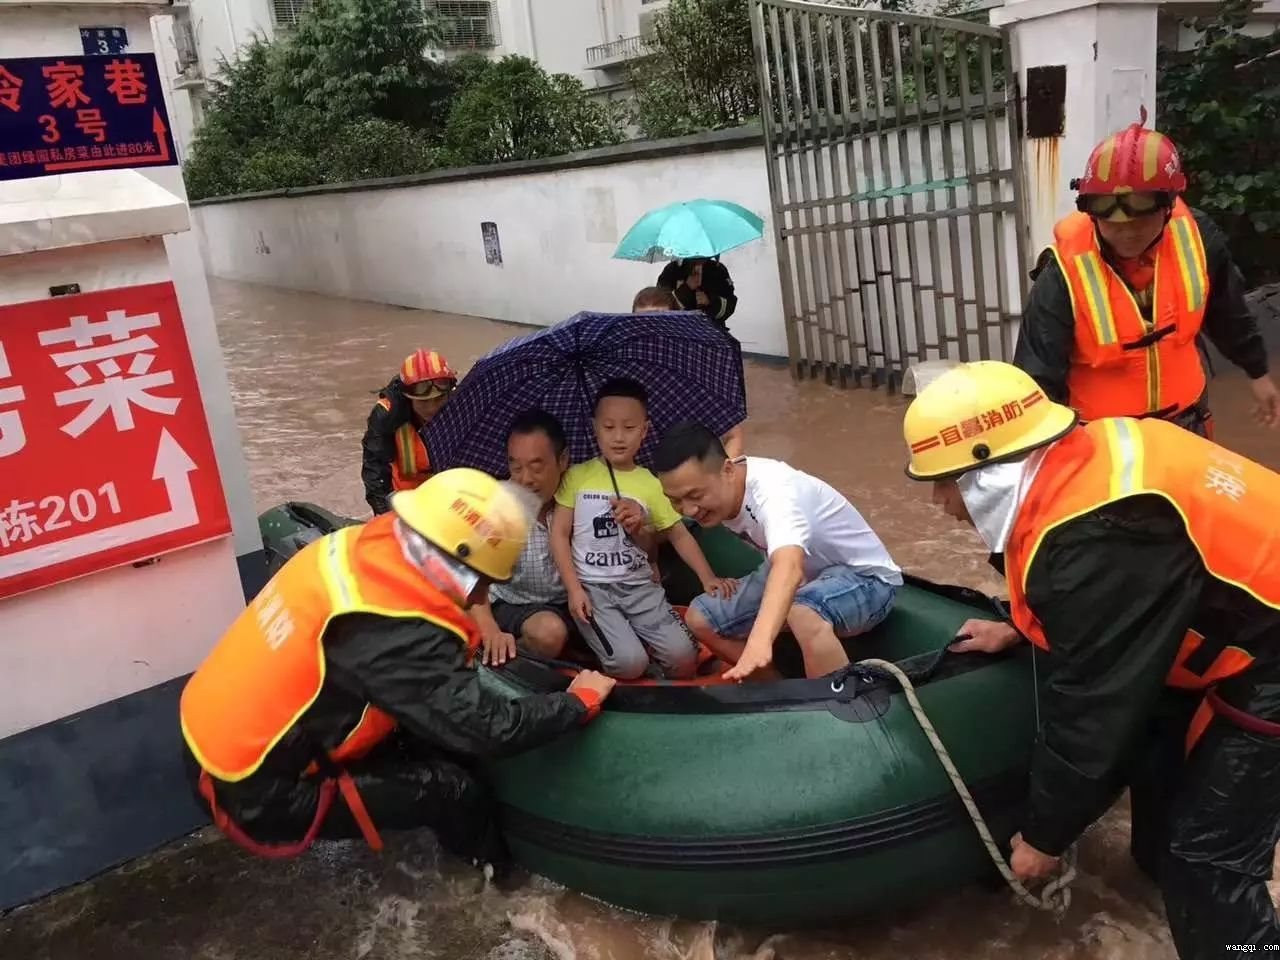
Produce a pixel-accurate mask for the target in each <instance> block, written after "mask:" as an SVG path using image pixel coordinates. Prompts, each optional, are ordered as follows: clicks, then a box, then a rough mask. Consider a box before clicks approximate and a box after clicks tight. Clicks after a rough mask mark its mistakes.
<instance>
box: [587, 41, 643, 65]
mask: <svg viewBox="0 0 1280 960" xmlns="http://www.w3.org/2000/svg"><path fill="white" fill-rule="evenodd" d="M648 52H649V43H648V41H646V40H645V38H644V37H623V38H622V39H621V40H612V41H610V42H609V43H601V44H597V45H596V46H594V47H587V66H588V67H605V66H609V65H611V64H616V63H625V62H626V61H628V60H634V59H636V58H637V57H643V56H644V55H645V54H646V53H648Z"/></svg>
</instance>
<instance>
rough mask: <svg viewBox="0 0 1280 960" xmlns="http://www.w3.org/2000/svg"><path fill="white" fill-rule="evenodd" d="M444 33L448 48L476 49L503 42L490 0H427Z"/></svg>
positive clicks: (444, 41)
mask: <svg viewBox="0 0 1280 960" xmlns="http://www.w3.org/2000/svg"><path fill="white" fill-rule="evenodd" d="M424 6H425V7H426V9H427V10H428V11H429V12H430V13H433V14H434V15H435V17H436V20H437V22H438V23H439V24H440V29H441V32H442V33H443V34H444V40H443V43H444V48H445V49H446V50H474V49H477V48H481V47H496V46H498V44H499V43H501V37H500V36H499V35H498V23H497V19H496V18H495V17H494V15H493V4H492V3H491V2H490V0H426V2H425V4H424Z"/></svg>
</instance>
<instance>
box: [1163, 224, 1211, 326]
mask: <svg viewBox="0 0 1280 960" xmlns="http://www.w3.org/2000/svg"><path fill="white" fill-rule="evenodd" d="M1169 228H1170V230H1171V231H1172V234H1173V249H1174V250H1175V251H1176V252H1177V255H1178V271H1179V272H1180V273H1181V274H1182V286H1183V289H1185V290H1186V292H1187V310H1189V311H1191V312H1192V313H1194V312H1196V311H1198V310H1200V308H1201V307H1203V306H1204V303H1205V298H1206V296H1207V291H1208V289H1209V275H1208V270H1207V269H1206V267H1205V256H1204V242H1203V241H1202V240H1201V238H1200V231H1199V230H1195V229H1193V224H1192V222H1191V217H1174V218H1173V220H1171V221H1170V223H1169Z"/></svg>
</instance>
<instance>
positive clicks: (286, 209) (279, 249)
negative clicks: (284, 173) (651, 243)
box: [192, 146, 786, 356]
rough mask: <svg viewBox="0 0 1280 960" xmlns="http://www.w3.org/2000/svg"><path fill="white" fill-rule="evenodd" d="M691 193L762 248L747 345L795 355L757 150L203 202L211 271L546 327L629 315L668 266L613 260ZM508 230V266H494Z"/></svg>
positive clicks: (738, 254) (743, 296) (749, 292)
mask: <svg viewBox="0 0 1280 960" xmlns="http://www.w3.org/2000/svg"><path fill="white" fill-rule="evenodd" d="M693 197H715V198H720V199H725V200H733V201H736V202H738V203H740V204H742V205H743V206H745V207H747V208H748V209H751V210H754V211H755V212H756V213H757V214H759V215H760V216H762V217H764V218H765V220H766V226H765V240H764V242H762V243H754V244H751V245H749V246H746V247H742V248H740V249H738V250H735V251H732V252H730V253H728V254H726V255H725V257H724V263H725V265H726V266H727V267H728V268H729V270H730V272H731V273H732V275H733V278H734V283H735V284H736V286H737V293H738V297H739V305H738V311H737V314H736V315H735V316H734V319H733V322H732V329H733V331H734V333H735V334H736V335H737V336H738V338H739V339H741V340H742V345H743V349H745V350H748V351H752V352H756V353H765V354H773V355H777V356H785V354H786V338H785V335H784V331H783V327H782V304H781V293H780V289H779V286H778V270H777V259H776V255H775V251H774V247H773V241H772V233H771V231H772V226H771V224H770V222H769V221H770V219H771V217H770V214H769V185H768V180H767V177H766V174H765V169H764V157H763V151H762V150H761V149H760V148H759V147H758V146H755V147H751V148H748V149H741V150H730V151H724V152H721V153H705V154H699V155H696V156H688V157H668V158H663V159H660V160H644V161H632V162H628V163H619V164H614V165H610V166H598V167H584V168H578V169H572V170H560V171H555V172H549V173H538V174H532V175H524V176H511V177H499V178H489V179H483V180H471V181H465V182H454V183H442V184H433V185H423V186H412V187H404V188H399V189H393V190H379V191H362V190H357V191H352V192H348V193H329V194H320V195H311V196H306V195H303V196H295V197H290V198H287V199H264V200H253V201H246V202H237V203H228V204H219V205H211V206H197V207H196V208H195V209H193V211H192V213H193V215H194V217H195V221H196V224H197V226H198V229H199V231H200V232H201V234H202V241H203V243H202V246H203V249H204V251H205V254H206V258H207V262H208V266H209V271H210V273H211V274H213V275H214V276H218V277H229V278H232V279H238V280H248V281H254V282H259V283H270V284H275V285H278V286H284V287H289V288H292V289H296V290H310V291H315V292H318V293H327V294H332V295H334V296H341V297H351V298H354V299H359V300H374V301H379V302H384V303H397V304H403V305H406V306H414V307H426V308H431V309H435V310H446V311H450V312H453V313H463V314H472V315H475V316H484V317H495V318H498V319H503V320H512V321H518V322H520V323H532V324H539V325H546V324H551V323H555V322H557V321H560V320H563V319H565V318H566V317H569V316H572V315H573V314H574V313H577V312H578V311H580V310H602V311H625V310H627V309H629V308H630V306H631V298H632V296H633V295H634V294H635V292H636V291H637V290H639V289H640V288H641V287H644V286H647V285H649V284H651V283H653V281H654V280H656V279H657V276H658V273H659V272H660V270H661V269H662V266H661V264H655V265H649V264H640V263H631V262H627V261H621V260H612V259H610V257H611V255H612V253H613V250H614V248H615V247H616V245H617V242H618V240H619V239H620V238H621V237H622V235H623V233H625V232H626V230H627V229H628V228H629V227H630V226H631V224H632V223H634V222H635V220H636V219H637V218H638V217H640V216H641V214H643V213H644V212H645V211H647V210H649V209H651V208H653V207H656V206H660V205H661V204H664V203H669V202H673V201H676V200H681V199H688V198H693ZM486 220H492V221H494V222H495V223H497V225H498V231H499V236H500V239H501V244H502V256H503V266H501V267H493V266H488V265H487V264H486V263H485V260H484V247H483V245H482V243H481V235H480V224H481V222H482V221H486Z"/></svg>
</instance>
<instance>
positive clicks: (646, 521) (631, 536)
mask: <svg viewBox="0 0 1280 960" xmlns="http://www.w3.org/2000/svg"><path fill="white" fill-rule="evenodd" d="M647 407H648V397H647V395H646V393H645V389H644V387H643V386H642V385H641V384H639V383H637V382H636V381H634V380H629V379H625V378H618V379H614V380H610V381H609V382H607V383H606V384H605V385H604V386H603V387H602V388H601V389H600V392H599V393H598V394H597V395H596V403H595V415H594V418H593V421H592V424H593V426H594V429H595V435H596V443H597V444H598V445H599V447H600V456H599V457H597V458H595V459H593V460H588V461H587V462H585V463H580V464H578V465H577V466H574V467H571V468H570V469H569V471H568V473H566V474H565V475H564V480H563V481H561V484H560V489H559V491H558V492H557V493H556V511H555V516H554V517H553V519H552V522H551V554H552V556H553V557H554V558H555V561H556V566H557V567H558V568H559V570H560V576H561V578H562V579H563V580H564V585H565V589H566V590H567V592H568V595H569V612H570V613H571V614H572V615H573V617H574V619H575V620H576V621H577V622H578V626H579V628H580V629H581V631H582V636H583V637H584V639H586V641H587V643H588V645H589V646H590V647H591V649H592V650H593V651H594V652H595V654H596V656H597V657H599V658H600V663H601V666H602V669H603V670H604V672H605V673H607V674H608V675H609V676H612V677H617V678H619V679H622V680H634V679H636V678H637V677H640V676H642V675H643V674H644V673H645V671H646V670H647V669H648V667H649V659H650V657H651V656H652V658H653V660H654V661H655V662H656V663H657V665H658V666H659V667H660V668H661V669H662V672H663V674H664V675H665V676H667V677H670V678H672V679H684V678H688V677H691V676H693V674H694V671H695V669H696V667H697V655H698V648H697V645H696V644H695V643H694V641H693V638H692V637H691V636H690V634H689V631H688V630H687V629H686V628H685V626H684V623H683V622H682V621H681V620H680V617H679V616H678V615H677V614H676V612H675V611H674V610H673V609H672V608H671V604H669V603H668V602H667V598H666V595H665V594H664V593H663V592H662V587H661V586H660V585H659V584H657V583H654V582H653V579H652V577H651V575H650V568H649V556H650V554H651V553H652V552H653V551H654V550H656V547H657V544H658V543H660V542H662V541H663V540H669V541H670V542H671V546H672V547H674V548H675V551H676V553H677V554H679V556H680V558H681V559H682V560H683V561H684V562H685V563H687V564H688V565H689V568H690V569H691V570H693V572H694V573H695V574H696V575H697V577H698V579H699V581H701V583H702V588H703V589H704V590H705V591H707V592H708V593H711V594H716V595H720V596H728V595H731V594H732V593H733V589H734V581H732V580H722V579H720V578H718V577H716V575H715V573H714V572H712V570H711V566H710V565H709V564H708V563H707V558H706V557H705V556H703V554H702V549H701V548H700V547H699V546H698V543H697V541H696V540H694V539H693V536H692V535H691V534H690V533H689V531H688V530H687V529H685V526H684V524H683V523H681V521H680V515H679V514H678V513H676V511H675V509H674V508H673V507H672V506H671V501H669V500H668V499H667V497H666V494H664V493H663V492H662V485H661V484H660V483H659V482H658V478H657V477H655V476H654V475H653V474H652V473H650V472H649V471H648V470H646V469H645V468H644V467H641V466H639V465H637V464H636V453H637V452H638V451H639V450H640V445H641V443H643V442H644V438H645V434H646V433H647V432H648V429H649V415H648V410H647Z"/></svg>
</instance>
